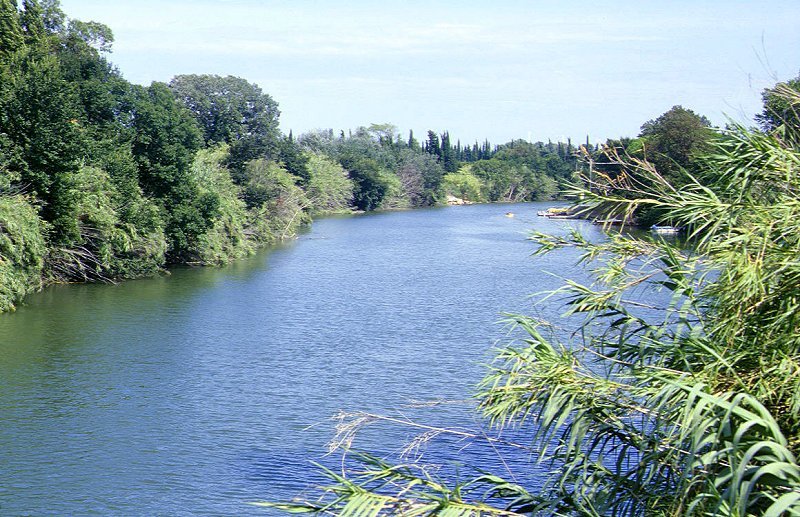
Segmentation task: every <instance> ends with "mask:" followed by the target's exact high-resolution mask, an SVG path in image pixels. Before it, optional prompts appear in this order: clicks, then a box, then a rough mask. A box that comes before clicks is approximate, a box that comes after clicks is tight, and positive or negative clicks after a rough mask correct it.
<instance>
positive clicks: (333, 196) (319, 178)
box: [306, 153, 353, 213]
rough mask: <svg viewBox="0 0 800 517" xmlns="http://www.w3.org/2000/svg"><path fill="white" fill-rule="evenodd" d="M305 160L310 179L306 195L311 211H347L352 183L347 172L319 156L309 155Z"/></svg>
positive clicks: (351, 198) (333, 162) (350, 198)
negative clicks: (306, 160)
mask: <svg viewBox="0 0 800 517" xmlns="http://www.w3.org/2000/svg"><path fill="white" fill-rule="evenodd" d="M307 159H308V170H309V173H310V176H311V177H310V179H309V181H308V185H307V187H306V193H307V195H308V198H309V201H310V202H311V207H312V210H313V211H315V212H320V213H333V212H342V211H347V210H349V209H350V203H351V202H352V200H353V182H352V180H350V178H348V176H347V171H346V170H344V168H343V167H342V166H341V165H339V164H338V163H337V162H335V161H333V160H331V159H330V158H328V157H326V156H324V155H321V154H315V153H309V154H308V155H307Z"/></svg>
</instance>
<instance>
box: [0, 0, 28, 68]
mask: <svg viewBox="0 0 800 517" xmlns="http://www.w3.org/2000/svg"><path fill="white" fill-rule="evenodd" d="M19 21H20V20H19V12H18V11H17V5H16V2H12V1H11V0H0V55H8V54H10V53H12V52H14V51H16V50H17V49H19V48H20V47H22V44H23V41H24V40H23V37H22V28H21V27H20V23H19Z"/></svg>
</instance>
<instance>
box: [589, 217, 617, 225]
mask: <svg viewBox="0 0 800 517" xmlns="http://www.w3.org/2000/svg"><path fill="white" fill-rule="evenodd" d="M622 223H623V221H622V219H616V218H615V219H595V220H594V221H592V224H602V225H603V226H607V225H613V224H622Z"/></svg>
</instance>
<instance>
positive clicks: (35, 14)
mask: <svg viewBox="0 0 800 517" xmlns="http://www.w3.org/2000/svg"><path fill="white" fill-rule="evenodd" d="M20 25H21V26H22V30H23V32H24V33H25V42H26V43H27V44H29V45H31V44H38V43H42V42H44V41H45V39H46V38H47V29H46V28H45V26H44V13H43V12H42V8H41V6H40V5H39V2H38V0H23V2H22V13H21V14H20Z"/></svg>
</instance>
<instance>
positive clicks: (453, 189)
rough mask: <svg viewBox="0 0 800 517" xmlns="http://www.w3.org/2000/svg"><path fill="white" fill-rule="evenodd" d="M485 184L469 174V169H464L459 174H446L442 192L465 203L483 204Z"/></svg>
mask: <svg viewBox="0 0 800 517" xmlns="http://www.w3.org/2000/svg"><path fill="white" fill-rule="evenodd" d="M483 187H484V186H483V183H482V182H481V180H480V179H478V178H476V177H475V176H474V175H472V174H471V173H470V172H469V167H466V166H465V167H462V168H461V170H459V171H458V172H451V173H450V174H445V176H444V179H443V180H442V190H443V191H444V193H445V194H446V195H450V196H454V197H457V198H459V199H463V200H465V201H472V202H481V201H484V200H485V198H484V197H483V195H482V192H483V190H484V188H483Z"/></svg>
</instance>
